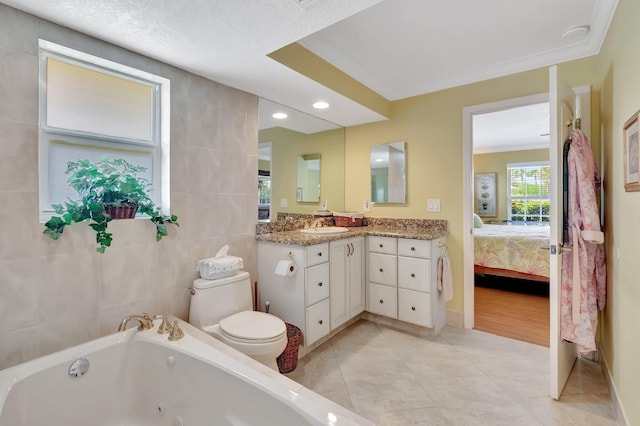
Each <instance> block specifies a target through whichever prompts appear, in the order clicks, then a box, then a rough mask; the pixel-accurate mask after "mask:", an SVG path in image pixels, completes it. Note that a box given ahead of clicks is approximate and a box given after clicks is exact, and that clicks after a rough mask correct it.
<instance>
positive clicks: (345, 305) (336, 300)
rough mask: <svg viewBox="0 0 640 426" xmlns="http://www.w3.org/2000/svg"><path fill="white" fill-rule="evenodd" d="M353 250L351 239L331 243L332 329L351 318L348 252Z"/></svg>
mask: <svg viewBox="0 0 640 426" xmlns="http://www.w3.org/2000/svg"><path fill="white" fill-rule="evenodd" d="M350 252H351V249H350V246H349V240H339V241H333V242H331V244H330V258H331V261H330V262H329V265H330V271H331V274H330V278H329V280H330V281H331V294H330V299H331V329H332V330H333V329H335V328H336V327H338V326H340V325H342V324H344V323H345V322H346V321H347V320H348V319H349V291H348V288H349V287H348V285H347V269H348V266H347V254H348V253H350Z"/></svg>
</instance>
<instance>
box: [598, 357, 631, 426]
mask: <svg viewBox="0 0 640 426" xmlns="http://www.w3.org/2000/svg"><path fill="white" fill-rule="evenodd" d="M598 354H599V358H600V368H601V369H602V374H603V375H604V380H605V381H606V382H607V385H608V386H609V395H610V396H611V407H612V408H613V415H614V416H615V418H616V420H617V421H618V424H620V425H628V424H629V422H627V416H626V415H625V413H624V408H623V407H622V403H621V402H620V398H619V397H618V391H617V390H616V384H615V383H614V381H613V378H612V376H611V370H610V369H609V363H608V362H607V358H606V357H605V356H604V354H603V353H602V350H600V348H598Z"/></svg>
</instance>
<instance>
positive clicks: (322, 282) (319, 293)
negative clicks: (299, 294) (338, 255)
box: [304, 263, 329, 306]
mask: <svg viewBox="0 0 640 426" xmlns="http://www.w3.org/2000/svg"><path fill="white" fill-rule="evenodd" d="M304 278H305V280H304V285H305V292H304V294H305V306H311V305H313V304H315V303H317V302H319V301H321V300H323V299H326V298H327V297H329V263H323V264H320V265H316V266H312V267H310V268H306V269H305V271H304Z"/></svg>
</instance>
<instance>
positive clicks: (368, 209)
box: [363, 200, 371, 212]
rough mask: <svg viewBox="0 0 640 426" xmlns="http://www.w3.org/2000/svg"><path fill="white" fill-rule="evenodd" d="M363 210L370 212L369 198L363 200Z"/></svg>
mask: <svg viewBox="0 0 640 426" xmlns="http://www.w3.org/2000/svg"><path fill="white" fill-rule="evenodd" d="M363 210H364V211H365V212H370V211H371V201H369V200H365V202H364V209H363Z"/></svg>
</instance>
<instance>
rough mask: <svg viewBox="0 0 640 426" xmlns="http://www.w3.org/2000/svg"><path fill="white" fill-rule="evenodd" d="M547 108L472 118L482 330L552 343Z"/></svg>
mask: <svg viewBox="0 0 640 426" xmlns="http://www.w3.org/2000/svg"><path fill="white" fill-rule="evenodd" d="M532 100H535V99H532ZM548 108H549V107H548V103H547V102H537V103H531V104H529V105H523V106H517V107H513V108H508V109H503V110H499V111H494V112H488V113H483V114H477V115H474V116H473V154H474V155H473V162H474V201H475V202H474V294H475V297H474V301H475V302H474V313H475V315H474V317H475V328H476V329H478V330H482V331H486V332H490V333H493V334H498V335H501V336H505V337H510V338H514V339H517V340H524V341H527V342H530V343H534V344H538V345H541V346H547V347H548V346H549V251H548V249H549V226H548V225H549V206H550V203H549V183H550V170H549V149H548V143H549V136H548V133H549V131H548V123H549V121H548V117H549V109H548Z"/></svg>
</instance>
